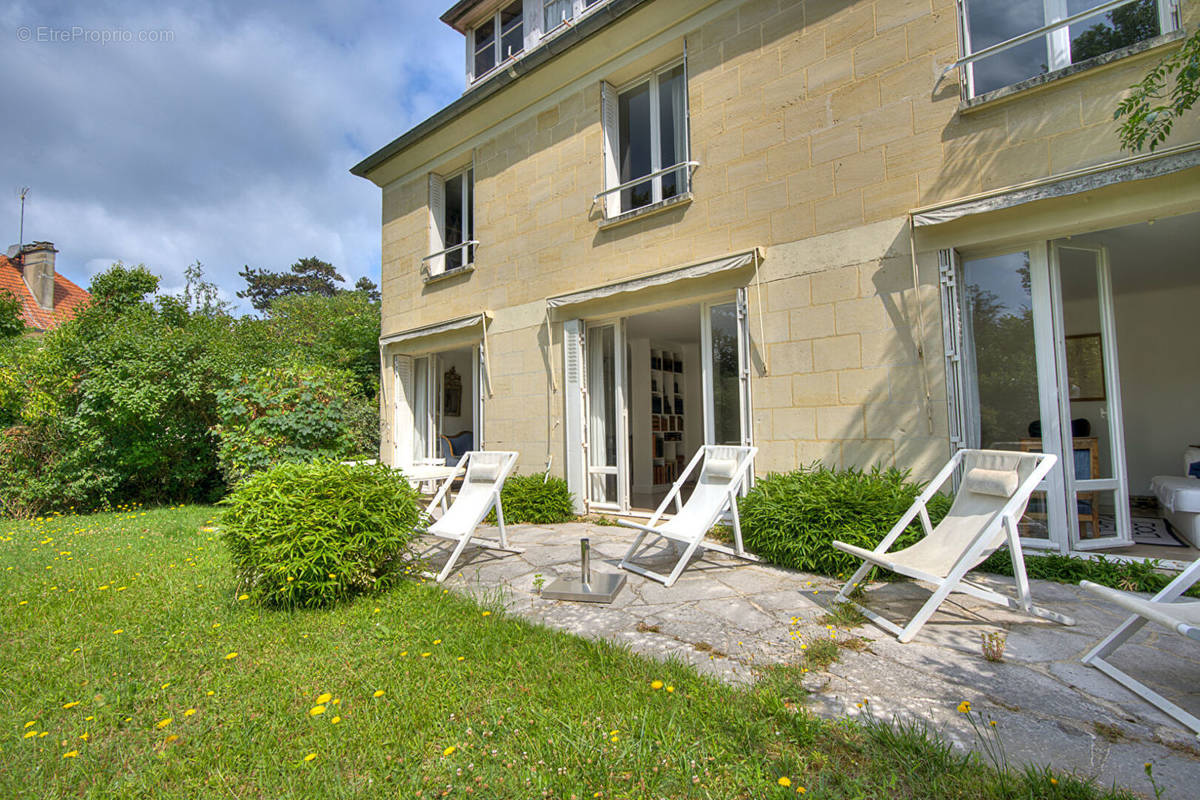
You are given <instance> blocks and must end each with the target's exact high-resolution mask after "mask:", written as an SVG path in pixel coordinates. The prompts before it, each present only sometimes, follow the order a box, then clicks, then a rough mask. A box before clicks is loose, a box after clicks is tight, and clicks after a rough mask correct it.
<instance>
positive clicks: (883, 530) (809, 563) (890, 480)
mask: <svg viewBox="0 0 1200 800" xmlns="http://www.w3.org/2000/svg"><path fill="white" fill-rule="evenodd" d="M908 476H909V472H908V471H907V470H904V471H901V470H898V469H896V468H894V467H893V468H890V469H886V470H881V469H879V468H878V467H874V468H872V469H871V470H870V471H869V472H864V471H863V470H860V469H848V470H831V469H827V468H825V467H823V466H821V465H820V463H817V464H813V465H812V466H809V467H804V468H801V469H798V470H795V471H793V472H787V473H782V474H778V473H774V474H771V475H768V476H766V477H765V478H761V479H759V480H758V481H757V482H756V483H755V485H754V488H753V489H751V490H750V491H749V492H748V493H747V494H746V496H745V497H743V498H742V499H741V501H740V502H739V503H738V513H739V515H740V518H741V523H742V537H743V539H744V541H745V544H746V547H747V548H748V549H749V550H751V551H752V552H754V553H756V554H757V555H758V556H760V557H761V558H764V559H766V560H767V561H770V562H772V563H774V564H778V565H780V566H783V567H790V568H792V569H798V570H803V571H804V572H815V573H818V574H821V575H843V574H846V573H849V572H851V571H853V570H854V569H855V568H856V567H857V566H858V564H859V563H860V562H859V561H858V559H856V558H854V557H853V556H850V555H848V554H846V553H843V552H842V551H840V550H836V549H834V547H833V544H832V542H833V540H834V539H840V540H841V541H843V542H846V543H847V544H854V545H858V546H859V547H866V548H872V547H874V546H875V545H877V544H878V543H879V542H880V541H881V540H882V539H883V537H884V536H886V535H887V532H888V531H889V530H891V528H892V526H893V525H895V524H896V522H898V521H899V519H900V517H901V516H902V515H903V514H904V512H905V511H906V510H907V509H908V507H909V506H911V505H912V502H913V500H915V499H916V498H917V495H918V494H920V493H921V489H922V488H923V487H922V485H921V484H918V483H913V482H910V481H909V480H908ZM949 508H950V498H948V497H945V496H943V495H937V496H935V497H934V498H933V499H932V500H931V501H930V503H929V515H930V517H931V518H932V520H933V522H934V524H937V522H938V521H939V520H940V519H941V518H942V517H944V516H945V515H946V512H947V511H948V510H949ZM920 531H921V527H920V522H919V521H915V522H914V523H913V524H912V525H911V526H910V527H909V528H908V530H906V531H905V532H904V534H902V535H901V537H900V540H899V541H898V542H897V543H896V546H897V547H906V546H908V545H910V544H912V543H913V542H915V541H916V540H917V539H918V538H920Z"/></svg>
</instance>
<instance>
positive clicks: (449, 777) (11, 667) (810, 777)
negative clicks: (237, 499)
mask: <svg viewBox="0 0 1200 800" xmlns="http://www.w3.org/2000/svg"><path fill="white" fill-rule="evenodd" d="M212 513H213V511H212V509H209V508H197V507H188V508H178V509H160V510H149V511H143V510H140V509H134V510H125V511H120V512H117V513H111V514H98V515H94V516H89V517H55V518H49V519H45V520H36V521H28V522H26V521H20V522H0V602H2V603H3V608H4V613H3V615H2V617H0V637H2V641H3V642H4V646H3V649H2V651H0V669H3V673H4V681H3V682H0V759H2V763H3V764H4V769H3V770H0V796H2V797H21V796H28V795H30V794H35V795H37V796H42V797H96V798H99V797H104V798H111V797H117V798H135V797H180V798H183V797H189V798H190V797H204V796H228V797H238V798H279V797H304V798H343V797H345V798H349V797H356V798H357V797H406V798H408V797H422V798H429V797H442V796H450V797H467V796H475V797H485V798H509V797H512V798H517V797H520V798H528V797H555V798H563V800H566V798H571V797H576V798H590V797H602V798H623V797H627V798H634V797H664V796H665V797H672V798H677V797H698V798H729V797H755V798H760V797H785V796H787V797H794V796H796V794H797V790H798V789H801V788H803V789H805V790H806V792H805V793H806V794H807V796H810V797H824V798H850V797H888V798H917V797H934V796H936V797H948V798H998V797H1006V796H1012V797H1018V796H1019V797H1074V798H1101V797H1118V796H1120V797H1124V796H1126V795H1121V794H1112V793H1108V792H1104V791H1100V790H1096V789H1093V788H1092V787H1090V786H1088V785H1085V784H1082V783H1080V782H1078V781H1076V780H1074V779H1071V778H1069V777H1066V776H1058V777H1057V781H1058V782H1057V784H1052V783H1051V782H1050V776H1049V775H1048V774H1047V773H1041V772H1030V773H1027V774H1025V775H1023V776H1022V775H1017V776H1015V777H1014V776H1010V777H1009V779H1008V782H1007V784H1005V783H1002V782H1001V781H1000V780H999V778H998V776H997V774H996V773H995V772H993V771H990V770H988V769H987V768H985V767H983V766H981V765H980V764H978V763H977V762H976V761H974V760H971V759H969V758H967V757H964V756H961V755H959V754H957V753H955V752H954V751H952V750H950V749H949V748H947V747H945V746H942V745H938V744H934V743H930V742H929V741H928V740H927V739H926V738H925V737H924V735H923V733H921V732H919V731H915V730H910V729H895V728H892V727H890V726H887V725H883V724H880V723H874V722H868V723H866V724H856V723H850V722H846V721H843V722H838V723H829V722H822V721H819V720H817V719H816V718H814V717H811V716H809V715H808V714H806V713H805V712H803V711H802V710H796V708H795V704H794V703H786V702H785V701H784V700H783V699H782V698H783V697H784V695H785V694H786V693H785V692H783V691H781V690H782V689H786V688H787V687H781V686H779V685H777V684H778V681H777V680H772V679H766V680H764V681H762V682H761V683H760V684H759V685H758V686H756V687H755V688H752V689H734V688H729V687H726V686H722V685H719V684H717V683H716V682H714V681H711V680H709V679H706V678H702V677H699V676H698V675H697V674H696V673H695V672H693V671H692V670H691V669H690V668H688V667H686V666H683V665H680V664H661V663H657V662H653V661H648V660H645V659H642V658H639V657H636V656H634V655H631V654H630V653H628V652H626V651H624V650H621V649H619V648H617V647H614V646H611V645H608V644H604V643H597V642H590V641H585V640H583V639H579V638H575V637H572V636H568V635H566V634H561V633H556V632H552V631H549V630H547V629H544V628H540V627H537V626H534V625H531V624H529V623H527V622H524V621H522V620H520V619H515V618H509V617H507V616H505V615H504V614H502V613H500V612H499V610H498V609H494V608H485V607H481V606H479V605H476V604H474V603H472V602H469V601H467V600H464V599H461V598H458V597H456V596H455V595H453V594H449V593H446V592H444V591H443V590H442V589H441V588H436V587H432V586H428V585H420V584H416V583H413V584H405V585H403V586H401V587H399V588H397V589H395V590H393V591H391V592H390V593H388V594H385V595H381V596H378V597H375V598H361V599H359V600H357V601H355V602H353V603H350V604H347V605H343V606H340V607H338V608H336V609H334V610H331V611H305V612H299V611H298V612H292V613H286V612H279V611H263V610H260V609H257V608H254V607H251V606H250V605H249V603H248V601H238V600H237V599H236V597H235V596H234V594H233V591H232V588H233V579H232V574H231V569H230V563H229V559H228V557H227V555H226V553H225V552H224V551H223V549H222V548H221V546H220V543H219V541H218V540H217V538H216V535H215V534H213V533H211V532H210V533H206V532H203V531H202V530H200V529H201V528H202V526H203V525H204V524H205V522H206V520H208V519H209V518H210V517H211V515H212ZM793 688H794V687H793ZM958 699H959V698H946V702H947V703H948V704H950V705H954V704H955V703H956V702H957V701H958ZM1004 786H1007V787H1008V788H1007V790H1005V789H1004V788H1003V787H1004Z"/></svg>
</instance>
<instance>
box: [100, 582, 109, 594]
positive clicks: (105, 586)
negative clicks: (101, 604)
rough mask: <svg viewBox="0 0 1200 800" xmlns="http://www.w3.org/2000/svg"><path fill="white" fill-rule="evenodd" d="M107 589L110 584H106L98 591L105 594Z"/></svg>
mask: <svg viewBox="0 0 1200 800" xmlns="http://www.w3.org/2000/svg"><path fill="white" fill-rule="evenodd" d="M107 588H108V584H107V583H106V584H104V585H103V586H101V587H100V588H99V589H98V591H101V592H103V591H104V590H105V589H107Z"/></svg>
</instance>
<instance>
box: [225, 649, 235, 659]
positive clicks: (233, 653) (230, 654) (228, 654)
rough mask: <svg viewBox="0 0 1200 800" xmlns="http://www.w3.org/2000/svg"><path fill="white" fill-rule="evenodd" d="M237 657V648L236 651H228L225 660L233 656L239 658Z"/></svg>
mask: <svg viewBox="0 0 1200 800" xmlns="http://www.w3.org/2000/svg"><path fill="white" fill-rule="evenodd" d="M237 657H238V654H237V651H236V650H235V651H234V652H232V653H226V654H225V660H226V661H228V660H230V659H231V658H237Z"/></svg>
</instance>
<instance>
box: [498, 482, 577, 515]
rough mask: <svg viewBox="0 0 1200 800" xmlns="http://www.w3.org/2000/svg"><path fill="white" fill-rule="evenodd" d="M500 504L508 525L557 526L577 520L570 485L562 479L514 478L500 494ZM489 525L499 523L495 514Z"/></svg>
mask: <svg viewBox="0 0 1200 800" xmlns="http://www.w3.org/2000/svg"><path fill="white" fill-rule="evenodd" d="M500 502H501V504H503V506H504V522H505V523H506V524H517V523H529V524H531V525H553V524H554V523H556V522H570V521H571V520H573V519H575V504H574V501H573V500H572V498H571V490H570V489H568V488H567V482H566V481H564V480H563V479H562V478H550V479H549V480H546V479H545V478H544V477H543V476H542V474H541V473H538V474H535V475H512V476H510V477H509V479H508V480H506V481H505V482H504V488H502V489H501V490H500ZM487 521H488V522H490V523H492V524H493V525H494V524H495V523H496V512H495V511H492V512H491V513H490V514H488V518H487Z"/></svg>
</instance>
